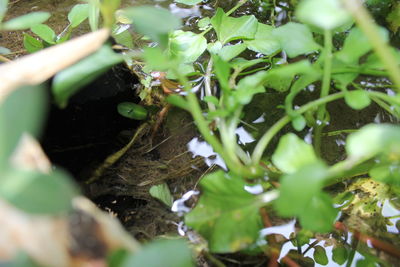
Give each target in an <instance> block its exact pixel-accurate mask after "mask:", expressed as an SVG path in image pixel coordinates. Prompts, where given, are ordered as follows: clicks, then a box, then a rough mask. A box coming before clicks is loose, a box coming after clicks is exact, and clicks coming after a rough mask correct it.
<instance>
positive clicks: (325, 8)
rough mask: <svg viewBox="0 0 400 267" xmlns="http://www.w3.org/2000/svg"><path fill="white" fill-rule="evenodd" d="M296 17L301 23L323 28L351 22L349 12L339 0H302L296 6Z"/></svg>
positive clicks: (332, 27) (336, 26) (331, 27)
mask: <svg viewBox="0 0 400 267" xmlns="http://www.w3.org/2000/svg"><path fill="white" fill-rule="evenodd" d="M296 17H297V18H298V19H299V20H300V21H301V22H303V23H307V24H310V25H313V26H317V27H319V28H322V29H325V30H332V29H335V28H338V27H340V26H343V25H345V24H347V23H349V22H351V14H350V13H349V12H348V11H347V10H346V9H345V8H344V7H343V5H342V3H341V2H340V0H303V1H301V2H300V3H299V5H298V6H297V8H296Z"/></svg>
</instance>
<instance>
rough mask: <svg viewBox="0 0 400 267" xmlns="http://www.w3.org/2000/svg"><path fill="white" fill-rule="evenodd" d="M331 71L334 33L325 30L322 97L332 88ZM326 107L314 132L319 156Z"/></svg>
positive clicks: (322, 107) (322, 110)
mask: <svg viewBox="0 0 400 267" xmlns="http://www.w3.org/2000/svg"><path fill="white" fill-rule="evenodd" d="M331 71H332V33H331V31H330V30H325V32H324V74H323V78H322V89H321V95H320V97H321V98H322V97H325V96H327V95H328V94H329V89H330V88H331ZM325 115H326V107H325V105H321V106H319V108H318V111H317V125H316V127H315V132H314V148H315V153H316V154H317V155H318V156H319V155H320V153H321V134H322V129H323V128H324V127H325Z"/></svg>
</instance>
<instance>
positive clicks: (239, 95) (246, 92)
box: [232, 71, 266, 105]
mask: <svg viewBox="0 0 400 267" xmlns="http://www.w3.org/2000/svg"><path fill="white" fill-rule="evenodd" d="M265 73H266V72H265V71H259V72H257V73H255V74H253V75H249V76H246V77H245V78H243V79H241V80H240V81H239V83H238V85H237V88H236V90H235V91H233V92H232V95H233V96H234V97H235V99H236V101H237V103H240V104H241V105H247V104H248V103H250V101H251V99H252V98H253V96H254V95H255V94H257V93H263V92H265V88H264V86H263V85H262V84H263V81H264V77H265Z"/></svg>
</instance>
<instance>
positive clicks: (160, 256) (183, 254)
mask: <svg viewBox="0 0 400 267" xmlns="http://www.w3.org/2000/svg"><path fill="white" fill-rule="evenodd" d="M120 266H121V267H132V266H135V267H136V266H137V267H139V266H151V267H192V266H194V264H193V258H192V253H191V250H190V249H189V246H188V245H187V243H186V242H185V241H184V240H181V239H176V240H172V239H171V240H167V239H164V240H162V239H161V240H157V241H153V242H151V243H149V244H147V245H145V246H144V247H143V248H142V249H141V250H140V251H138V252H136V253H135V254H131V255H129V256H128V257H127V259H125V260H124V262H123V263H122V264H121V265H120Z"/></svg>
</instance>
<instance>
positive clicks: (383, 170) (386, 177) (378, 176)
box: [369, 159, 400, 186]
mask: <svg viewBox="0 0 400 267" xmlns="http://www.w3.org/2000/svg"><path fill="white" fill-rule="evenodd" d="M369 175H370V176H371V178H372V179H374V180H375V181H378V182H383V183H385V184H388V185H395V186H400V159H398V160H397V162H395V163H390V162H389V163H383V164H382V163H381V164H379V165H378V166H377V167H374V168H372V169H371V170H370V171H369Z"/></svg>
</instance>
